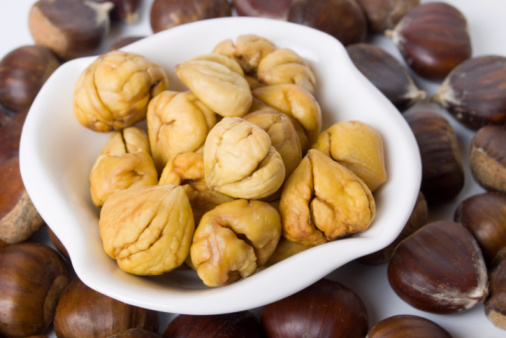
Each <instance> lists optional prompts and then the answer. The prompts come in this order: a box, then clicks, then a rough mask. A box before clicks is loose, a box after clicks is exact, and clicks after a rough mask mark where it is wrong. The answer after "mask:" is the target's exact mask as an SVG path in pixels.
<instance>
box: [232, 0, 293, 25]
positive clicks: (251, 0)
mask: <svg viewBox="0 0 506 338" xmlns="http://www.w3.org/2000/svg"><path fill="white" fill-rule="evenodd" d="M292 2H293V0H276V1H272V0H233V1H232V3H233V4H234V8H235V10H236V11H237V14H238V15H239V16H256V17H265V18H271V19H278V20H286V17H287V16H288V11H289V10H290V5H291V4H292Z"/></svg>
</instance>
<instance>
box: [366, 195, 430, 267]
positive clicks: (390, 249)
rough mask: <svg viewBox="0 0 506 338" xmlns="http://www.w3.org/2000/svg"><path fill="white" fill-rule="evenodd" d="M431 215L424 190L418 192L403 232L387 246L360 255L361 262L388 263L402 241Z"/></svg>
mask: <svg viewBox="0 0 506 338" xmlns="http://www.w3.org/2000/svg"><path fill="white" fill-rule="evenodd" d="M428 216H429V211H428V208H427V201H426V200H425V197H424V196H423V193H422V192H419V193H418V197H417V199H416V203H415V207H414V208H413V211H412V212H411V215H410V216H409V219H408V221H407V222H406V224H405V225H404V227H403V228H402V231H401V233H400V234H399V235H398V236H397V238H396V239H394V241H393V242H392V243H390V244H389V245H387V246H386V247H385V248H383V249H381V250H378V251H376V252H373V253H371V254H369V255H366V256H363V257H360V258H359V259H358V261H359V262H360V263H364V264H369V265H378V264H384V263H387V262H388V261H389V260H390V258H392V255H393V254H394V251H395V248H396V247H397V245H399V243H400V242H402V241H403V240H404V239H405V238H407V237H408V236H410V235H411V234H412V233H414V232H415V231H417V230H418V229H420V228H421V227H422V226H424V225H425V224H426V223H427V219H428Z"/></svg>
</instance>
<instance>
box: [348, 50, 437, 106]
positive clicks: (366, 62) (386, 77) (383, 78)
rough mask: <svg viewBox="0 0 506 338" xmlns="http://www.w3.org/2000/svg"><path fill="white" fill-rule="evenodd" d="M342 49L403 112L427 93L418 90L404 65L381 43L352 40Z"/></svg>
mask: <svg viewBox="0 0 506 338" xmlns="http://www.w3.org/2000/svg"><path fill="white" fill-rule="evenodd" d="M346 50H347V51H348V55H349V56H350V58H351V60H352V61H353V64H354V65H355V67H357V68H358V70H360V72H361V73H362V74H364V75H365V77H367V79H368V80H369V81H371V82H372V84H373V85H374V86H376V88H378V89H379V90H380V92H382V93H383V95H385V96H386V97H387V99H389V100H390V102H392V103H393V105H394V106H395V107H396V108H397V109H399V111H400V112H404V111H405V110H406V109H408V108H409V107H411V106H412V105H414V104H415V103H416V102H418V101H420V100H423V99H425V97H426V96H427V94H426V93H425V92H424V91H423V90H420V89H419V88H418V87H417V86H416V84H415V82H414V81H413V78H412V77H411V75H410V74H409V73H408V71H407V69H406V68H405V67H404V66H403V65H402V64H401V63H400V62H399V61H398V60H397V59H396V58H395V57H394V56H393V55H391V54H390V53H388V52H387V51H385V50H383V49H382V48H381V47H379V46H376V45H372V44H367V43H355V44H351V45H349V46H348V47H347V48H346Z"/></svg>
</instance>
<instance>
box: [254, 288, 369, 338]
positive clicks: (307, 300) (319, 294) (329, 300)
mask: <svg viewBox="0 0 506 338" xmlns="http://www.w3.org/2000/svg"><path fill="white" fill-rule="evenodd" d="M368 318H369V317H368V314H367V309H366V308H365V305H364V303H363V301H362V299H361V298H360V297H359V296H358V295H357V294H356V293H355V292H354V291H352V290H351V289H349V288H348V287H346V286H344V285H343V284H341V283H339V282H336V281H332V280H329V279H325V278H324V279H321V280H319V281H318V282H316V283H314V284H312V285H310V286H309V287H307V288H305V289H303V290H301V291H299V292H297V293H295V294H293V295H291V296H288V297H286V298H284V299H281V300H279V301H276V302H274V303H271V304H268V305H265V306H264V307H263V310H262V325H263V327H264V330H265V332H266V334H267V336H268V337H333V338H339V337H343V338H344V337H346V338H353V337H360V338H363V337H365V335H366V334H367V331H368V329H369V319H368Z"/></svg>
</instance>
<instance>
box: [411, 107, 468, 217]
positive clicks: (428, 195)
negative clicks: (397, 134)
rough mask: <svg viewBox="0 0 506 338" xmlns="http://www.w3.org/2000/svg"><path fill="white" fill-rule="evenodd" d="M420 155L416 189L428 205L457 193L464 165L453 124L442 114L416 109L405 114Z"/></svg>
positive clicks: (443, 200) (462, 182)
mask: <svg viewBox="0 0 506 338" xmlns="http://www.w3.org/2000/svg"><path fill="white" fill-rule="evenodd" d="M405 118H406V121H407V122H408V124H409V126H410V128H411V130H412V131H413V134H414V135H415V138H416V142H417V144H418V147H419V149H420V156H421V159H422V185H421V187H420V190H421V191H422V193H423V194H424V196H425V199H426V200H427V204H428V205H429V207H431V206H435V205H440V204H442V203H444V202H447V201H449V200H451V199H452V198H454V197H455V196H457V195H458V194H459V193H460V192H461V191H462V188H463V187H464V169H463V165H462V158H461V155H460V152H459V149H458V144H457V136H456V135H455V131H454V130H453V127H452V126H451V125H450V123H449V122H448V120H446V119H445V118H444V117H443V116H442V115H439V114H437V113H434V112H430V111H419V112H413V113H410V114H406V115H405Z"/></svg>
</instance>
